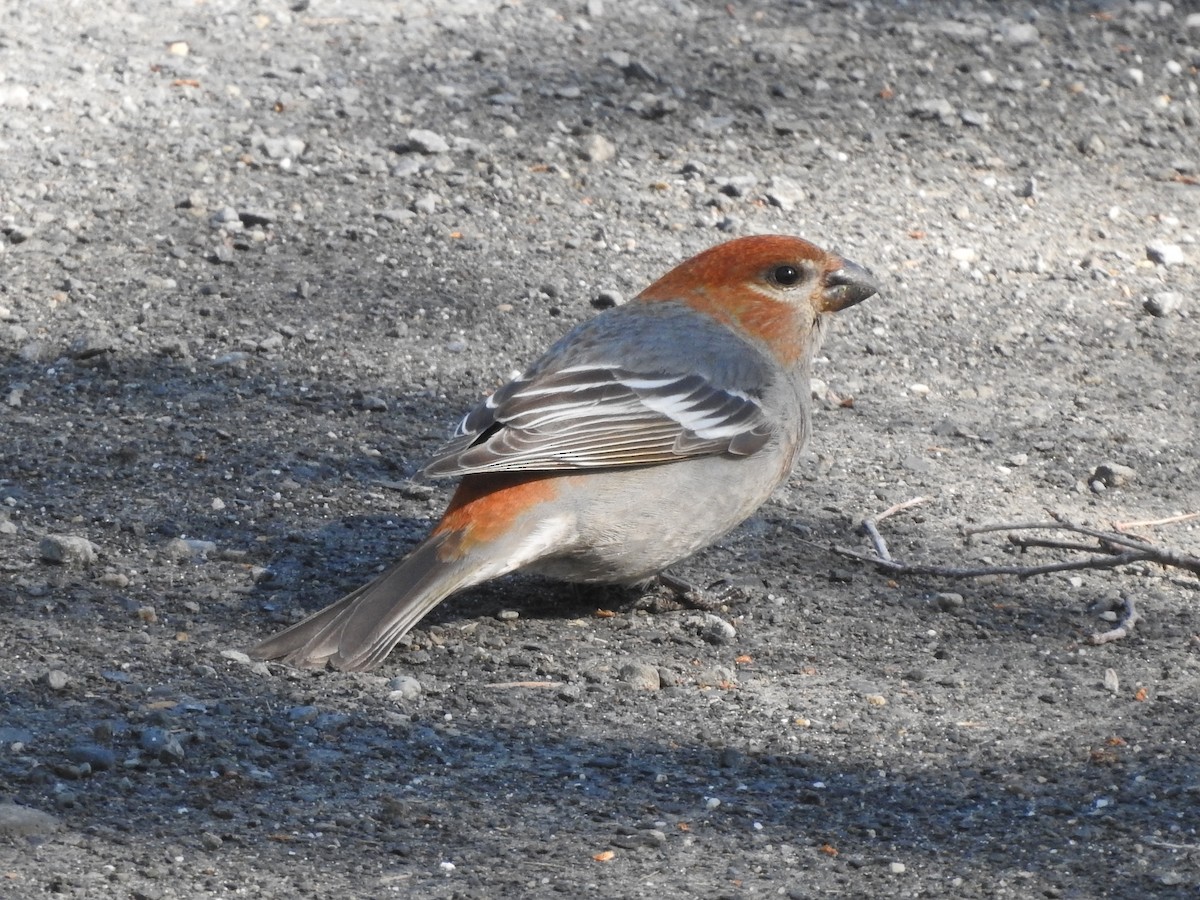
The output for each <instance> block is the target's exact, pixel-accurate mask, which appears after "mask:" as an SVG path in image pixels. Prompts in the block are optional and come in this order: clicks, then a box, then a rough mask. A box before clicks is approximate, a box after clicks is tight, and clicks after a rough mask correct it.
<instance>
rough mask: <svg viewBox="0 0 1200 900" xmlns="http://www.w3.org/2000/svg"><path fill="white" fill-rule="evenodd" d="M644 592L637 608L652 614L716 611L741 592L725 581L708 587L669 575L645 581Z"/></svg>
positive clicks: (664, 573)
mask: <svg viewBox="0 0 1200 900" xmlns="http://www.w3.org/2000/svg"><path fill="white" fill-rule="evenodd" d="M638 587H640V588H642V590H643V593H642V596H641V598H640V599H639V600H638V603H637V606H638V607H639V608H641V609H645V610H648V611H650V612H674V611H675V610H678V609H698V610H702V611H704V612H715V611H716V610H718V609H720V608H721V607H722V606H724V605H725V604H726V603H727V602H728V601H729V600H731V599H732V598H733V597H734V596H736V595H737V594H738V593H739V592H740V589H739V588H738V587H737V585H734V584H730V583H729V582H726V581H723V580H722V581H714V582H713V583H712V584H710V585H709V586H708V587H707V588H702V587H700V586H699V585H695V584H692V582H690V581H687V580H686V579H683V578H680V577H679V576H677V575H671V574H669V573H667V572H661V573H659V574H658V575H656V576H655V577H653V578H651V579H649V580H647V581H644V582H642V583H641V584H640V585H638Z"/></svg>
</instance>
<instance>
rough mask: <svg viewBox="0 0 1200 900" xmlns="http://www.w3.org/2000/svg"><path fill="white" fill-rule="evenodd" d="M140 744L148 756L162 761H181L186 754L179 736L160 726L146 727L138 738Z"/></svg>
mask: <svg viewBox="0 0 1200 900" xmlns="http://www.w3.org/2000/svg"><path fill="white" fill-rule="evenodd" d="M138 746H139V747H140V748H141V749H142V752H143V753H145V754H146V755H147V756H150V757H152V758H154V759H157V760H159V761H161V762H180V761H182V760H183V758H184V756H185V754H184V752H183V745H182V744H181V743H180V742H179V738H177V737H176V736H175V735H173V734H171V732H169V731H167V729H165V728H159V727H158V726H152V727H150V728H147V729H145V730H144V731H143V732H142V733H141V736H140V737H139V738H138Z"/></svg>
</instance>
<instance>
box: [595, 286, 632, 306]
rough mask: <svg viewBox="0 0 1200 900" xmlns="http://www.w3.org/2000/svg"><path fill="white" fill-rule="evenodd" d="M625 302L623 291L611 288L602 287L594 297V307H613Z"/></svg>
mask: <svg viewBox="0 0 1200 900" xmlns="http://www.w3.org/2000/svg"><path fill="white" fill-rule="evenodd" d="M624 304H625V298H624V297H623V296H622V295H621V292H620V291H616V290H612V289H611V288H602V289H601V290H599V291H597V293H596V296H595V297H593V298H592V308H593V309H612V308H613V307H614V306H623V305H624Z"/></svg>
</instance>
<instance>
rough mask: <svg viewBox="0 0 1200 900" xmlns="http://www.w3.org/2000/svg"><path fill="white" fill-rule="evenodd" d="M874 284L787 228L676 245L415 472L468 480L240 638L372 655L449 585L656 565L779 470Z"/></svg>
mask: <svg viewBox="0 0 1200 900" xmlns="http://www.w3.org/2000/svg"><path fill="white" fill-rule="evenodd" d="M879 290H880V286H879V283H878V282H877V280H876V278H875V276H874V275H872V273H871V272H870V271H869V270H868V269H866V268H865V267H863V266H861V265H858V264H857V263H854V262H851V261H850V260H847V259H845V258H843V257H842V256H840V255H838V254H836V253H832V252H828V251H825V250H822V249H820V248H818V247H817V246H815V245H814V244H812V243H810V242H808V241H807V240H804V239H802V238H799V237H791V236H786V235H754V236H748V237H741V238H736V239H733V240H730V241H727V242H725V243H721V244H718V245H716V246H714V247H710V248H709V249H707V250H705V251H703V252H701V253H699V254H698V255H696V256H693V257H692V258H690V259H688V260H686V261H684V262H682V263H680V264H679V265H677V266H676V267H675V268H673V269H671V270H670V271H669V272H667V273H666V274H665V275H663V276H662V277H661V278H659V279H658V280H657V281H655V282H653V283H652V284H651V285H650V286H649V287H647V288H646V289H645V290H643V291H642V292H641V293H640V294H638V295H637V296H636V297H634V298H633V299H631V300H630V301H629V302H628V303H625V304H623V305H619V306H615V307H612V308H610V309H607V310H605V311H603V312H601V313H599V314H598V315H596V316H594V317H592V318H591V319H588V320H586V321H584V322H582V323H581V324H579V325H577V326H576V327H575V328H574V329H572V330H571V331H569V332H568V333H567V334H566V335H565V336H563V337H562V338H561V339H560V340H559V341H558V342H557V343H555V344H553V345H552V346H551V347H550V348H549V349H548V350H547V351H546V352H545V353H544V354H543V355H542V356H541V357H540V358H539V359H537V361H535V362H534V363H533V364H532V365H531V366H530V367H529V368H528V369H527V370H526V371H525V372H524V374H522V375H521V376H519V377H518V378H516V379H515V380H513V381H510V382H508V383H507V384H505V385H504V386H502V387H500V388H499V389H498V390H496V391H495V392H494V393H492V394H491V396H489V397H487V398H486V399H485V400H483V401H482V402H480V403H479V404H478V405H477V406H475V408H474V409H472V410H470V412H468V413H467V414H466V415H465V416H464V417H463V419H462V420H461V421H460V422H459V424H458V427H457V429H456V430H455V432H454V434H453V436H452V437H451V438H450V440H449V442H448V443H447V444H446V445H445V446H444V447H443V448H442V449H441V450H440V451H439V452H438V453H437V454H436V455H435V456H434V457H433V458H432V460H431V461H430V462H429V463H428V464H427V465H425V467H424V469H422V470H421V472H420V474H421V475H422V476H425V477H430V478H452V477H457V478H460V479H461V480H460V482H459V484H458V486H457V488H456V490H455V491H454V493H453V495H452V497H451V499H450V502H449V505H448V506H447V508H446V510H445V513H444V514H443V515H442V517H441V519H440V521H438V523H437V524H436V525H435V526H434V527H433V529H432V530H431V531H430V533H429V535H428V536H427V537H426V538H425V539H424V540H423V541H421V542H420V543H419V544H418V545H417V546H416V548H415V549H413V550H412V552H411V553H409V555H408V556H406V557H404V558H403V559H401V560H399V561H398V562H395V563H393V564H391V565H390V566H389V567H387V568H386V569H385V570H384V571H383V572H381V573H380V574H379V575H378V577H376V578H375V579H374V580H373V581H371V582H370V583H368V584H366V585H364V586H362V587H360V588H358V589H357V590H355V591H352V592H351V593H349V594H347V595H346V596H345V597H343V598H341V599H340V600H338V601H336V602H334V603H333V604H331V605H329V606H327V607H325V608H324V609H322V610H320V611H318V612H316V613H314V614H312V615H310V616H309V617H308V618H306V619H303V620H302V621H300V622H298V623H296V624H294V625H292V626H290V627H288V628H286V629H284V630H283V631H281V632H279V633H278V634H275V635H274V636H272V637H269V638H267V639H266V640H264V641H262V642H261V643H260V644H258V645H257V646H256V647H254V648H253V649H252V650H251V651H250V655H251V656H253V657H256V658H258V659H265V660H281V661H283V662H284V663H286V664H290V665H293V666H296V667H317V668H322V667H325V666H331V667H332V668H334V669H338V670H343V671H367V670H369V669H372V668H375V667H376V666H378V665H379V664H380V663H382V662H383V661H384V659H385V658H386V657H387V656H388V654H389V653H390V652H391V651H392V649H393V648H394V647H395V646H396V644H397V643H398V642H399V641H400V639H401V638H402V637H403V636H404V635H405V634H407V633H408V632H409V631H410V630H411V629H412V628H413V627H414V626H415V625H416V624H417V623H418V622H419V621H420V620H421V619H422V618H423V617H424V616H425V615H426V614H427V613H429V611H430V610H431V609H433V608H434V607H435V606H436V605H437V604H438V603H440V602H441V601H442V600H444V599H445V598H446V597H448V596H450V595H451V594H453V593H456V592H458V591H461V590H464V589H466V588H468V587H471V586H473V585H477V584H480V583H481V582H485V581H488V580H491V579H494V578H497V577H499V576H501V575H504V574H507V573H510V572H514V571H517V570H523V571H527V572H533V573H537V574H541V575H546V576H550V577H551V578H555V579H559V580H562V581H567V582H578V583H585V584H600V583H608V584H618V585H626V586H630V585H638V584H641V583H644V582H648V581H650V580H651V579H653V578H655V577H656V576H660V575H662V574H663V573H664V572H665V570H666V569H667V568H669V567H670V566H672V565H673V564H675V563H677V562H679V561H680V560H682V559H685V558H686V557H688V556H690V555H691V554H692V553H694V552H696V551H697V550H699V549H701V548H703V547H706V546H708V545H709V544H711V543H713V542H714V541H716V540H718V539H719V538H721V537H722V536H723V535H725V534H726V533H727V532H729V531H730V530H731V529H733V528H734V527H735V526H737V525H738V524H740V523H741V522H742V521H744V520H745V519H747V518H748V517H749V516H750V515H752V514H753V513H754V511H755V510H756V509H758V507H759V506H761V505H762V504H763V503H765V502H766V501H767V499H768V498H769V497H770V496H771V494H772V492H773V491H774V490H775V489H776V488H777V487H778V486H779V485H780V484H781V483H783V482H784V481H785V480H786V479H787V478H788V476H789V475H790V474H791V472H792V467H793V464H794V463H795V461H796V458H797V455H798V453H799V451H800V449H801V448H802V447H803V446H804V444H805V442H806V441H807V440H808V437H809V433H810V428H811V398H810V394H811V388H810V384H809V381H810V377H811V366H812V360H813V357H814V355H815V354H816V351H817V349H818V347H819V346H820V343H821V338H822V335H823V334H824V331H825V329H826V324H827V320H828V316H829V314H830V313H833V312H837V311H839V310H843V309H845V308H847V307H850V306H853V305H855V304H857V303H860V302H861V301H863V300H866V299H867V298H868V297H871V296H872V295H874V294H876V293H878V292H879Z"/></svg>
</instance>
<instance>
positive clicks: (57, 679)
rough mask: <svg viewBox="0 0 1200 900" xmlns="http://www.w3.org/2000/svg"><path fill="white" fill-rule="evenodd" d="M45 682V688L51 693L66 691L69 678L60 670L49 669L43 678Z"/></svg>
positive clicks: (69, 681)
mask: <svg viewBox="0 0 1200 900" xmlns="http://www.w3.org/2000/svg"><path fill="white" fill-rule="evenodd" d="M43 680H44V681H45V682H46V687H48V688H50V690H52V691H63V690H66V689H67V685H69V684H70V683H71V678H70V676H69V675H67V673H66V672H64V671H62V669H51V670H50V671H49V672H47V673H46V674H45V675H44V676H43Z"/></svg>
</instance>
